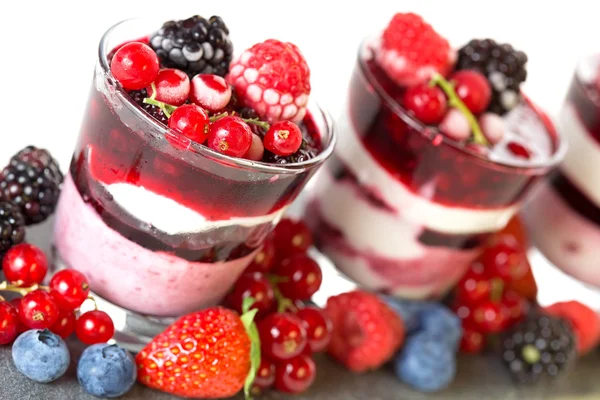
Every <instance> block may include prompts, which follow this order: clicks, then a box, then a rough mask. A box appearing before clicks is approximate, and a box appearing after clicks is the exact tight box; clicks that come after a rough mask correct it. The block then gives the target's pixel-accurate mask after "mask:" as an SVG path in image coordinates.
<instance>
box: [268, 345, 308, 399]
mask: <svg viewBox="0 0 600 400" xmlns="http://www.w3.org/2000/svg"><path fill="white" fill-rule="evenodd" d="M316 376H317V366H316V365H315V362H314V361H313V360H312V358H310V356H307V355H305V354H300V355H299V356H297V357H294V358H292V359H291V360H287V361H284V362H282V363H280V364H278V365H277V371H276V375H275V389H277V390H278V391H280V392H283V393H294V394H296V393H302V392H305V391H306V390H308V388H309V387H310V386H311V385H312V384H313V382H314V381H315V377H316Z"/></svg>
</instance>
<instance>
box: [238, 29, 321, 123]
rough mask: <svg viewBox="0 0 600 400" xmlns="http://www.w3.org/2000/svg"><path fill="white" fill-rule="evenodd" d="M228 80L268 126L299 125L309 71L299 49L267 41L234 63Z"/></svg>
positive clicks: (244, 53)
mask: <svg viewBox="0 0 600 400" xmlns="http://www.w3.org/2000/svg"><path fill="white" fill-rule="evenodd" d="M227 81H228V82H229V83H230V84H231V85H232V86H233V88H234V89H235V92H236V93H237V95H238V97H239V99H240V101H241V102H242V103H243V104H244V105H246V106H247V107H251V108H253V109H254V110H256V112H257V113H258V115H259V116H260V117H261V118H262V119H265V120H267V121H269V122H270V123H273V122H277V121H281V120H289V121H294V122H299V121H301V120H302V119H303V118H304V115H305V114H306V105H307V103H308V96H309V94H310V70H309V69H308V64H307V63H306V60H305V59H304V56H303V55H302V53H300V50H299V49H298V47H296V46H295V45H294V44H292V43H284V42H280V41H279V40H275V39H269V40H266V41H264V42H262V43H258V44H255V45H254V46H252V47H251V48H249V49H248V50H246V51H244V52H243V53H242V54H241V55H240V56H239V57H238V58H236V59H235V60H233V62H232V63H231V66H230V68H229V75H227Z"/></svg>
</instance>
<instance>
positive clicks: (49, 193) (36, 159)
mask: <svg viewBox="0 0 600 400" xmlns="http://www.w3.org/2000/svg"><path fill="white" fill-rule="evenodd" d="M0 179H1V180H0V200H2V201H8V202H10V203H12V204H13V205H15V206H16V207H18V208H19V209H20V210H21V212H22V214H23V216H24V217H25V223H26V224H27V225H31V224H35V223H38V222H42V221H44V220H45V219H46V218H48V216H50V215H51V214H52V213H53V212H54V208H55V207H56V202H57V201H58V195H59V194H60V184H61V183H62V181H63V175H62V173H61V172H60V168H59V167H58V164H57V163H56V161H55V160H54V159H53V158H52V156H51V155H50V153H49V152H48V151H47V150H45V149H38V148H36V147H34V146H28V147H26V148H24V149H23V150H21V151H20V152H19V153H17V154H16V155H15V156H13V157H12V158H11V160H10V164H9V165H8V166H7V167H5V168H4V170H3V171H2V173H1V174H0Z"/></svg>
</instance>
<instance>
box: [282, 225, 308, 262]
mask: <svg viewBox="0 0 600 400" xmlns="http://www.w3.org/2000/svg"><path fill="white" fill-rule="evenodd" d="M273 240H274V242H275V248H276V249H277V255H278V256H279V258H280V259H283V258H287V257H289V256H292V255H294V254H298V253H306V251H307V250H308V248H309V247H310V246H311V245H312V243H313V238H312V233H311V232H310V229H308V227H307V226H306V225H305V224H304V222H302V221H294V220H292V219H289V218H284V219H282V220H281V221H280V222H279V223H278V224H277V226H276V227H275V230H274V231H273Z"/></svg>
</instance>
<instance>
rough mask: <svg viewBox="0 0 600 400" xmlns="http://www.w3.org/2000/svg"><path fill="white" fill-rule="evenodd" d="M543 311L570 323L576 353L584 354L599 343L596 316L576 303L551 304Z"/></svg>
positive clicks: (599, 321) (599, 333) (597, 319)
mask: <svg viewBox="0 0 600 400" xmlns="http://www.w3.org/2000/svg"><path fill="white" fill-rule="evenodd" d="M544 311H545V312H546V313H547V314H549V315H553V316H556V317H562V318H564V319H566V320H567V321H569V322H570V323H571V326H572V327H573V332H574V333H575V338H576V339H577V352H578V353H579V354H585V353H587V352H589V351H590V350H592V349H593V348H594V347H596V345H597V344H598V342H599V341H600V318H599V317H598V314H596V312H595V311H594V310H592V309H590V308H589V307H587V306H586V305H584V304H581V303H580V302H578V301H565V302H560V303H555V304H552V305H551V306H549V307H546V308H545V309H544Z"/></svg>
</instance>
